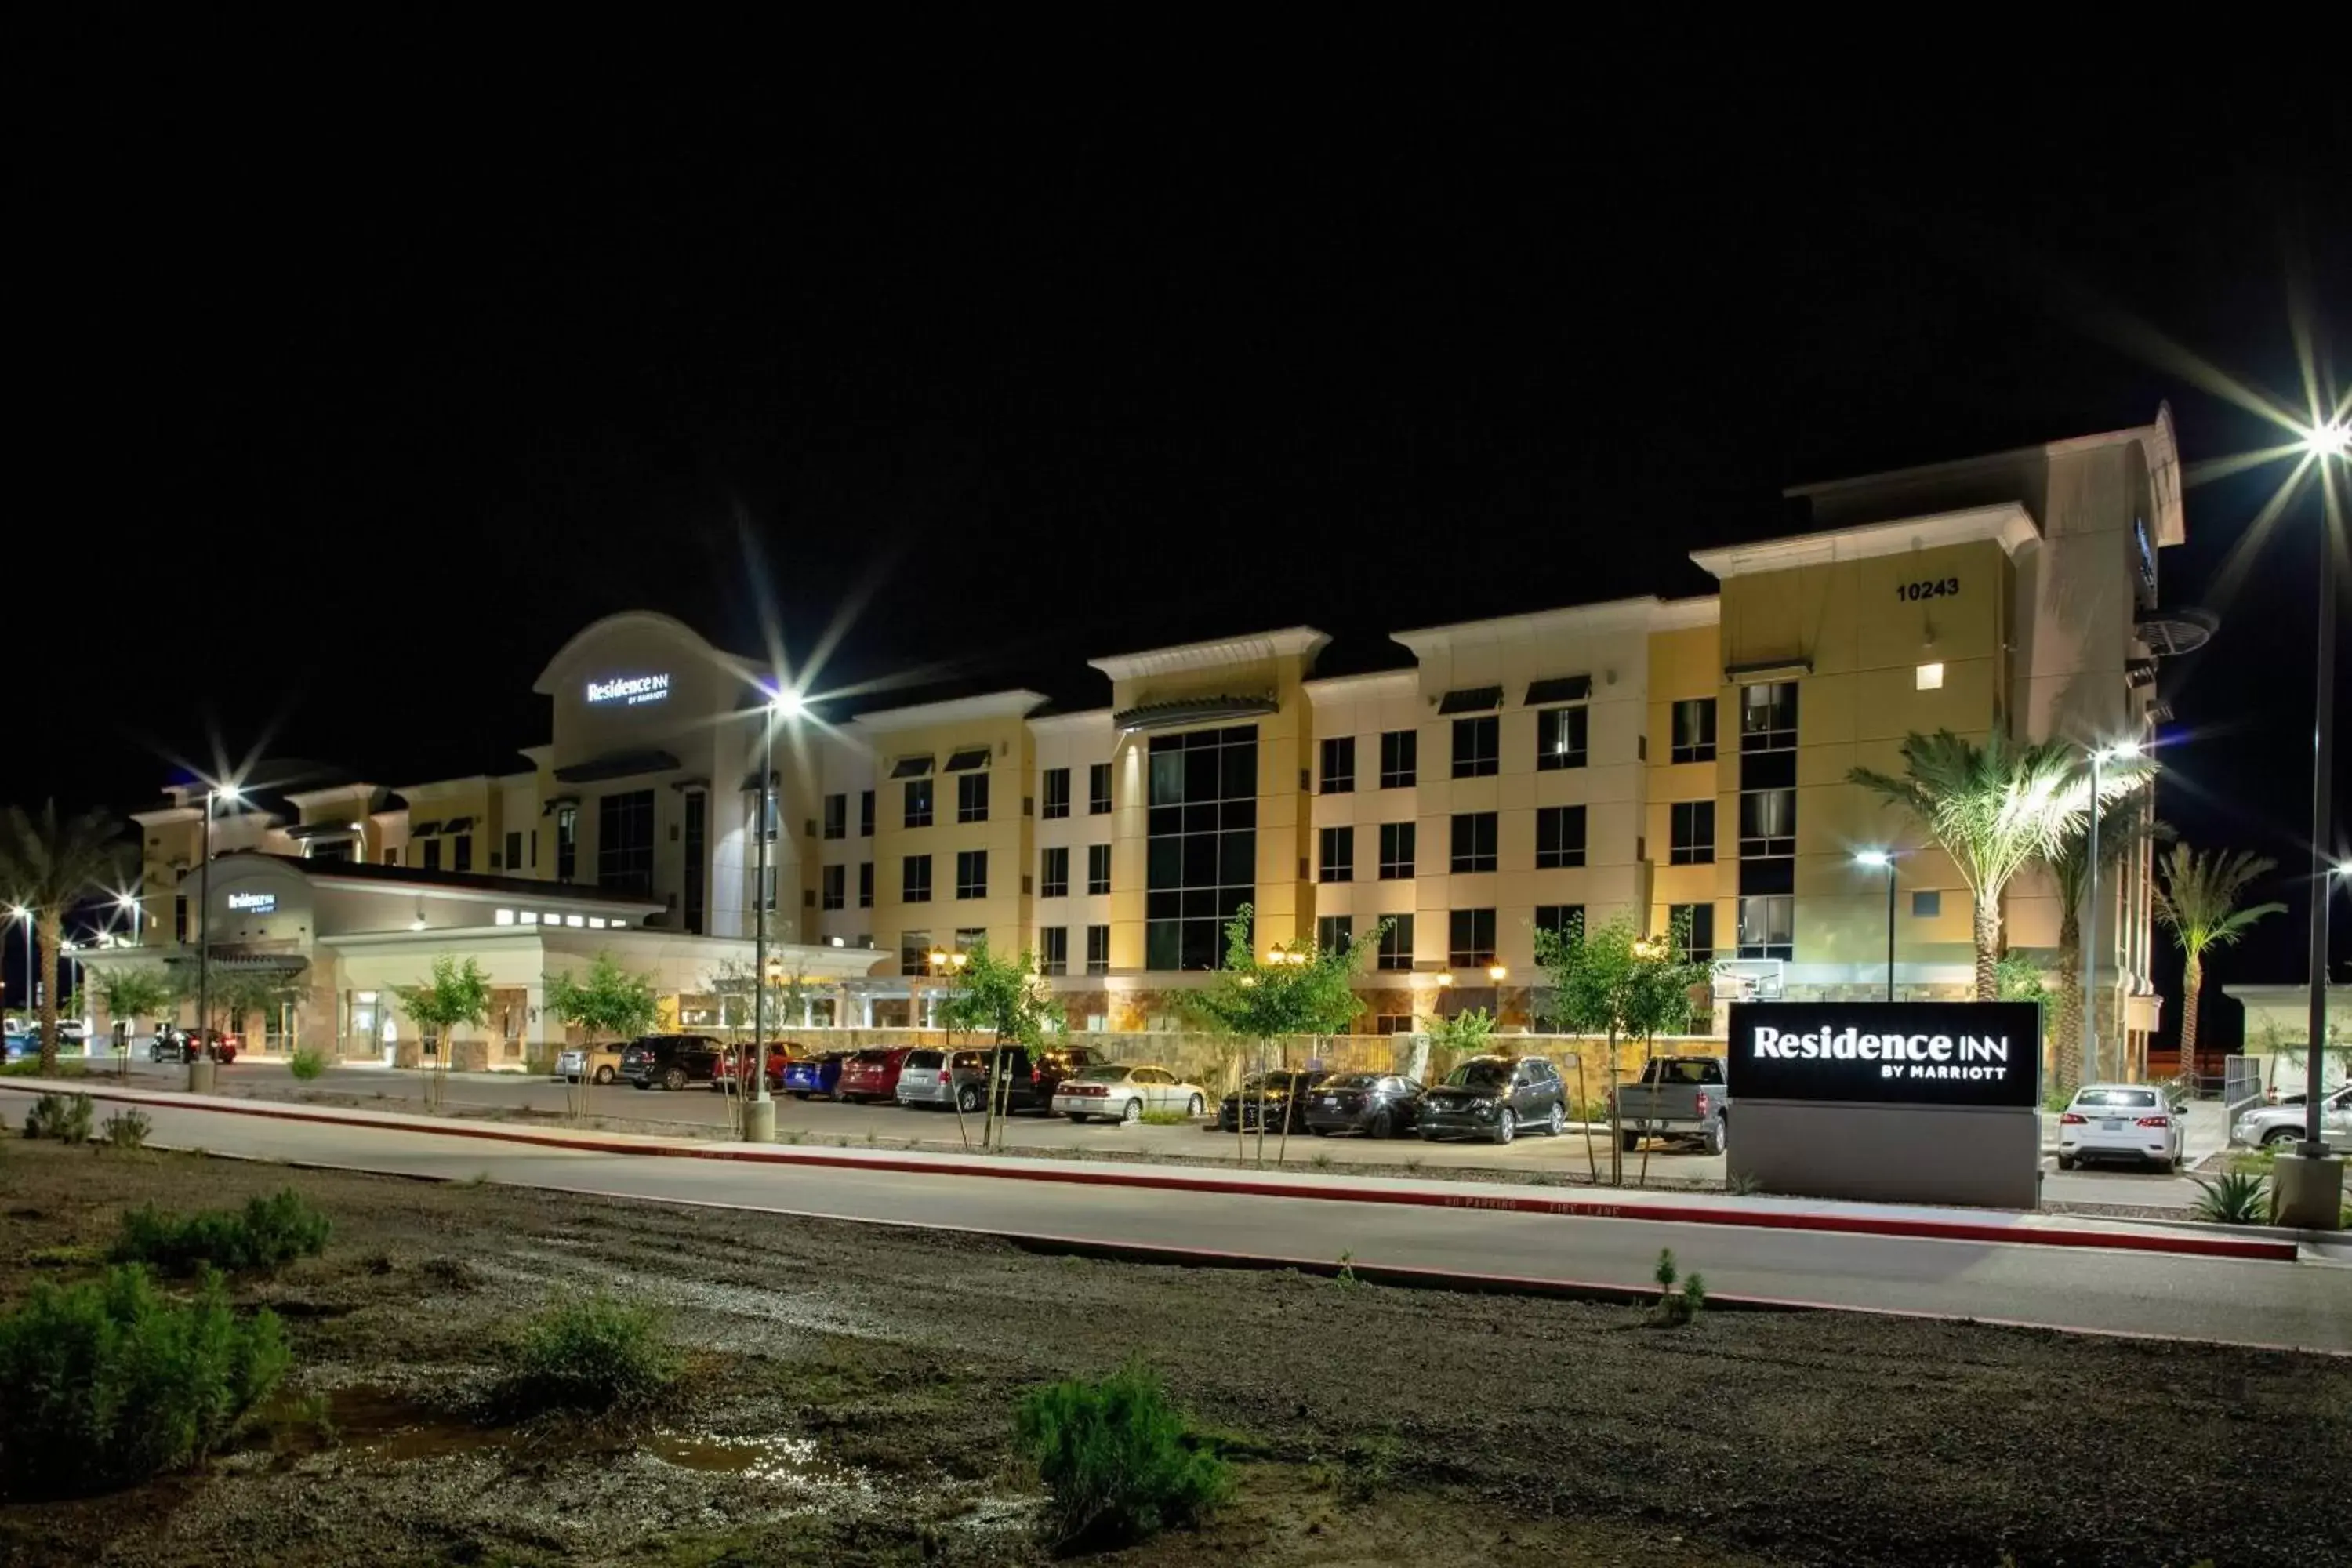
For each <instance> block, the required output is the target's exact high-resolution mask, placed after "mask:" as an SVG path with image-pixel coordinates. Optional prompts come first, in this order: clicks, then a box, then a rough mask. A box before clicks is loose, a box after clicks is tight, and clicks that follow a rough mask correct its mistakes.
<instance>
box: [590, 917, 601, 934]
mask: <svg viewBox="0 0 2352 1568" xmlns="http://www.w3.org/2000/svg"><path fill="white" fill-rule="evenodd" d="M588 929H589V930H590V931H603V930H604V916H603V915H590V916H589V917H588Z"/></svg>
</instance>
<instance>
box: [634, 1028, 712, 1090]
mask: <svg viewBox="0 0 2352 1568" xmlns="http://www.w3.org/2000/svg"><path fill="white" fill-rule="evenodd" d="M724 1055H725V1047H722V1046H720V1045H719V1042H718V1041H717V1040H716V1039H714V1038H712V1037H710V1036H709V1035H640V1036H638V1037H636V1038H635V1039H634V1040H632V1041H630V1042H629V1043H628V1044H627V1045H626V1046H625V1047H622V1048H621V1076H622V1077H623V1078H624V1079H627V1080H628V1081H629V1082H630V1083H631V1084H633V1085H635V1087H637V1088H638V1089H656V1088H660V1089H684V1088H685V1087H686V1086H687V1085H688V1084H690V1083H709V1081H710V1079H711V1076H712V1075H713V1074H715V1073H716V1072H718V1070H719V1060H720V1058H722V1057H723V1056H724Z"/></svg>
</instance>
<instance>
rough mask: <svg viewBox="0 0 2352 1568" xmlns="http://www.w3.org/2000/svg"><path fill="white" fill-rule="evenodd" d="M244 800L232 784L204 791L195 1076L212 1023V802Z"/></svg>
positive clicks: (240, 792)
mask: <svg viewBox="0 0 2352 1568" xmlns="http://www.w3.org/2000/svg"><path fill="white" fill-rule="evenodd" d="M244 798H245V795H244V792H243V791H241V790H239V789H238V788H237V787H236V785H235V784H220V785H217V786H215V787H212V788H208V789H206V790H205V850H204V870H203V872H202V874H201V875H200V876H199V877H198V879H197V891H196V902H197V904H198V906H199V907H200V909H201V910H202V912H201V913H199V914H198V915H197V916H196V1054H195V1056H194V1058H190V1063H189V1065H190V1069H191V1074H192V1076H193V1071H194V1064H195V1062H196V1061H198V1060H201V1059H203V1058H204V1055H205V1038H206V1037H205V1029H206V1028H207V1027H208V1026H210V1024H211V1021H212V1014H211V1011H210V1005H211V1002H212V961H213V802H214V801H215V800H226V801H227V802H228V803H229V804H230V805H236V803H237V802H238V801H240V800H243V799H244Z"/></svg>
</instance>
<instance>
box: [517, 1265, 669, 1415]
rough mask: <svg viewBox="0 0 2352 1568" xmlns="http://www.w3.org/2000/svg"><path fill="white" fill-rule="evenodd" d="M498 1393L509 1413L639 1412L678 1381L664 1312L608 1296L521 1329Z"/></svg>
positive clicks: (569, 1305) (545, 1315)
mask: <svg viewBox="0 0 2352 1568" xmlns="http://www.w3.org/2000/svg"><path fill="white" fill-rule="evenodd" d="M509 1362H510V1363H511V1365H512V1367H513V1371H512V1372H510V1373H509V1374H508V1376H507V1380H506V1383H505V1384H504V1385H503V1387H502V1388H501V1389H500V1391H499V1405H502V1406H503V1407H504V1408H505V1410H506V1411H507V1412H508V1413H510V1414H514V1415H536V1414H538V1413H539V1412H541V1411H543V1410H583V1411H590V1412H598V1411H605V1410H611V1409H614V1408H615V1407H616V1406H625V1405H638V1404H642V1403H644V1402H645V1401H646V1400H647V1399H650V1398H651V1397H652V1396H653V1395H655V1394H659V1393H660V1392H661V1391H662V1390H663V1389H665V1388H667V1387H668V1386H669V1385H670V1384H672V1383H673V1382H675V1381H676V1380H677V1373H678V1354H677V1350H676V1349H675V1348H673V1347H672V1346H671V1345H670V1343H669V1342H668V1341H667V1339H666V1338H665V1337H664V1336H663V1332H662V1322H661V1318H660V1315H659V1314H658V1313H656V1311H654V1310H653V1309H651V1308H649V1307H625V1306H623V1305H622V1304H621V1303H620V1302H618V1301H615V1300H613V1299H612V1298H610V1297H608V1296H602V1295H598V1296H591V1297H589V1298H587V1299H586V1300H579V1301H566V1302H564V1303H563V1304H562V1305H561V1306H556V1307H551V1308H549V1309H548V1310H545V1311H543V1312H541V1313H540V1314H539V1315H538V1316H537V1317H534V1318H532V1319H531V1320H530V1321H529V1322H527V1323H525V1324H524V1325H523V1326H522V1330H521V1331H520V1333H518V1334H517V1335H516V1336H515V1340H514V1342H513V1344H512V1345H511V1346H510V1347H509Z"/></svg>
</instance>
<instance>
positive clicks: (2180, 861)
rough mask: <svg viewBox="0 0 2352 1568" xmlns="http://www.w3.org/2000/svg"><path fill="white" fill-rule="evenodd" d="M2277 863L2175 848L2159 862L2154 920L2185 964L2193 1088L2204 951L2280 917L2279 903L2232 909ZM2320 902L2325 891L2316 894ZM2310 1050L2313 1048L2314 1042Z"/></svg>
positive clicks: (2184, 1035)
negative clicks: (2268, 917) (2264, 920)
mask: <svg viewBox="0 0 2352 1568" xmlns="http://www.w3.org/2000/svg"><path fill="white" fill-rule="evenodd" d="M2276 865H2277V862H2276V861H2274V860H2272V859H2270V858H2267V857H2265V856H2261V855H2251V854H2248V853H2247V852H2245V851H2244V850H2239V851H2237V852H2236V853H2234V854H2232V853H2229V852H2226V851H2223V850H2219V849H2215V850H2209V851H2207V852H2205V853H2203V854H2200V853H2199V852H2198V851H2196V850H2194V849H2191V848H2190V847H2189V846H2188V845H2186V844H2176V845H2174V846H2173V847H2171V848H2170V849H2169V850H2168V851H2166V853H2165V855H2164V858H2162V859H2161V860H2160V861H2159V862H2158V870H2159V871H2160V872H2161V873H2162V881H2161V883H2160V884H2159V885H2158V888H2157V889H2156V918H2157V919H2158V921H2161V922H2163V924H2164V926H2165V928H2166V929H2167V930H2168V931H2171V932H2172V940H2173V941H2174V942H2176V943H2178V944H2179V948H2180V955H2181V957H2182V958H2183V959H2185V960H2186V961H2187V963H2186V964H2185V966H2184V968H2183V969H2182V972H2181V976H2180V992H2181V996H2180V1077H2181V1080H2182V1081H2183V1082H2184V1083H2189V1085H2190V1086H2191V1087H2194V1080H2195V1079H2196V1076H2197V997H2198V994H2199V993H2200V991H2202V990H2203V989H2204V986H2205V951H2206V949H2208V948H2214V947H2227V946H2229V945H2230V944H2231V942H2235V941H2237V940H2238V939H2239V938H2240V937H2242V936H2243V935H2244V934H2245V933H2246V929H2247V928H2248V927H2249V926H2251V925H2252V924H2253V923H2254V922H2255V921H2258V920H2261V919H2262V918H2263V916H2265V915H2275V914H2284V912H2285V910H2286V906H2285V905H2284V904H2279V903H2270V904H2252V905H2249V906H2248V907H2247V908H2245V909H2240V908H2238V907H2237V904H2238V900H2239V899H2240V898H2241V897H2242V896H2243V894H2244V893H2245V890H2246V885H2247V884H2248V883H2249V882H2252V880H2253V879H2255V878H2257V877H2261V876H2263V875H2266V874H2267V873H2268V872H2269V871H2270V870H2271V869H2272V868H2273V867H2275V866H2276ZM2326 896H2327V889H2326V888H2321V889H2317V890H2316V893H2315V897H2319V898H2325V897H2326ZM2312 1048H2314V1049H2318V1048H2319V1043H2318V1042H2317V1041H2314V1042H2313V1043H2312Z"/></svg>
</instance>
